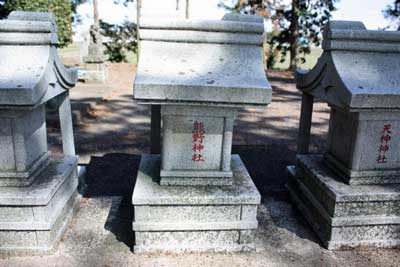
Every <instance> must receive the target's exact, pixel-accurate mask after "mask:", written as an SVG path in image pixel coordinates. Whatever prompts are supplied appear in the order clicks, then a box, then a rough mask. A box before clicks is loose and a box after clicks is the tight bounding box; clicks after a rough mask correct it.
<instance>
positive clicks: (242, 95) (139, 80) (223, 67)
mask: <svg viewBox="0 0 400 267" xmlns="http://www.w3.org/2000/svg"><path fill="white" fill-rule="evenodd" d="M263 33H264V26H263V19H262V18H260V17H258V16H244V15H227V16H225V17H224V18H223V19H222V21H217V20H154V19H152V20H146V19H142V20H141V22H140V32H139V34H140V39H141V48H140V60H139V64H138V71H137V75H136V79H135V85H134V97H135V99H137V100H139V101H141V102H150V103H178V102H192V103H214V104H227V105H238V106H241V105H266V104H268V103H270V101H271V92H272V90H271V86H270V84H269V83H268V81H267V79H266V76H265V72H264V65H263V55H262V53H263V52H262V49H261V46H262V44H263V38H264V37H263Z"/></svg>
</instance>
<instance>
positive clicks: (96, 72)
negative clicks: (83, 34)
mask: <svg viewBox="0 0 400 267" xmlns="http://www.w3.org/2000/svg"><path fill="white" fill-rule="evenodd" d="M93 17H94V23H93V24H92V25H91V26H90V30H89V47H88V55H87V56H85V57H84V58H83V62H84V63H85V69H86V72H87V74H86V77H87V78H86V80H87V81H89V82H99V83H104V82H105V81H106V78H107V70H106V67H105V65H104V62H105V61H106V57H105V55H104V51H103V38H102V36H101V34H100V20H99V11H98V4H97V0H93Z"/></svg>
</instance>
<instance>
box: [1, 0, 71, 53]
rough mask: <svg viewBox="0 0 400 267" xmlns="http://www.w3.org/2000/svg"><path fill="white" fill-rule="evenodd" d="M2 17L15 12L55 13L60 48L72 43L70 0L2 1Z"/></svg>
mask: <svg viewBox="0 0 400 267" xmlns="http://www.w3.org/2000/svg"><path fill="white" fill-rule="evenodd" d="M0 4H1V7H0V16H1V17H5V16H7V15H8V14H9V13H10V12H11V11H13V10H24V11H48V12H52V13H54V15H55V17H56V23H57V30H58V32H57V34H58V40H59V46H60V47H64V46H66V45H68V44H70V43H72V25H71V24H72V11H73V10H72V5H71V2H70V1H69V0H5V1H4V0H3V1H0Z"/></svg>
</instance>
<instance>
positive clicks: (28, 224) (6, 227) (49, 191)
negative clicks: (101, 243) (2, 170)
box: [0, 157, 79, 254]
mask: <svg viewBox="0 0 400 267" xmlns="http://www.w3.org/2000/svg"><path fill="white" fill-rule="evenodd" d="M77 184H78V178H77V159H76V158H74V157H62V158H60V159H57V160H52V161H51V163H50V164H49V166H48V167H47V168H46V170H45V171H44V172H43V173H42V174H41V176H40V177H38V178H37V179H36V180H35V182H34V183H33V184H32V185H31V186H29V187H23V188H12V187H8V188H4V187H0V198H1V200H0V214H1V216H0V239H1V240H2V242H1V243H0V254H25V253H43V252H46V251H47V252H48V251H51V250H52V249H54V247H55V245H56V244H57V242H58V240H59V239H60V237H61V234H62V233H63V232H64V230H65V229H66V226H67V223H68V221H69V219H70V218H71V216H72V214H73V211H74V210H75V209H76V207H77V203H78V200H79V195H78V193H77V192H76V187H77ZM49 185H50V186H49ZM21 189H23V190H21Z"/></svg>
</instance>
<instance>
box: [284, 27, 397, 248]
mask: <svg viewBox="0 0 400 267" xmlns="http://www.w3.org/2000/svg"><path fill="white" fill-rule="evenodd" d="M323 50H324V51H323V54H322V56H321V57H320V58H319V60H318V63H317V64H316V66H315V67H314V68H313V69H312V70H311V71H309V72H305V71H298V72H297V75H296V80H297V88H298V89H299V90H301V91H302V92H303V99H302V107H301V118H300V131H299V139H298V154H297V157H296V166H289V167H288V170H289V174H290V175H289V176H290V179H289V183H288V188H289V191H290V193H291V196H292V197H293V200H294V202H295V204H296V205H297V207H298V208H299V209H300V211H301V212H302V213H303V215H304V216H305V218H306V219H307V221H308V222H309V223H310V224H311V226H312V227H313V229H314V231H315V232H316V233H317V234H318V236H319V238H320V239H321V240H322V242H323V244H324V245H325V246H326V247H327V248H328V249H343V248H349V247H359V246H363V247H364V246H376V247H393V246H398V245H400V150H399V148H400V135H399V130H400V91H399V88H400V32H389V31H372V30H367V29H366V28H365V27H364V25H363V24H362V23H361V22H346V21H331V22H330V23H329V24H328V25H327V27H326V29H325V31H324V41H323ZM314 97H316V98H318V99H321V100H323V101H326V102H327V103H328V104H329V106H330V108H331V112H330V121H329V132H328V142H327V143H328V145H327V150H326V152H325V153H324V154H323V155H316V154H310V153H309V152H308V146H309V139H310V127H311V119H312V108H313V99H314Z"/></svg>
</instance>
